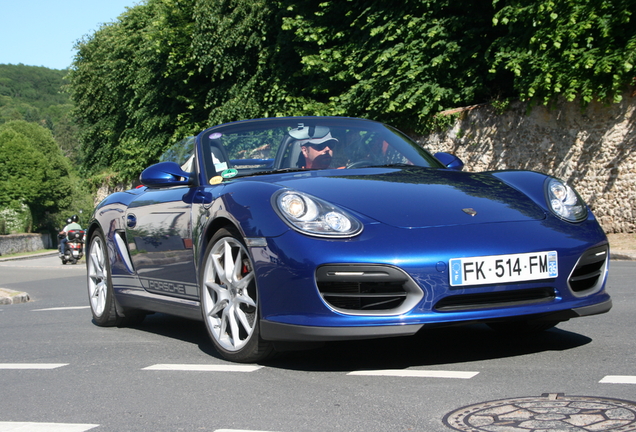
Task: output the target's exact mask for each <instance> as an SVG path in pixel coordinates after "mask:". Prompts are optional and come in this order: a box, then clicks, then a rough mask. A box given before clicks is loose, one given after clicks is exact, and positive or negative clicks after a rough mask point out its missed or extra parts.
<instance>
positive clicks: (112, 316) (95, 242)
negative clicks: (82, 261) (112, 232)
mask: <svg viewBox="0 0 636 432" xmlns="http://www.w3.org/2000/svg"><path fill="white" fill-rule="evenodd" d="M86 267H87V274H88V278H87V282H88V300H89V304H90V307H91V312H92V313H93V322H94V323H95V324H97V325H98V326H100V327H112V326H116V325H119V323H120V319H119V316H118V315H117V307H116V304H115V294H114V292H113V282H112V279H111V275H110V259H109V257H108V248H107V247H106V241H105V240H104V234H103V233H102V232H101V231H100V230H95V232H93V235H92V236H91V240H90V247H89V255H88V259H87V260H86Z"/></svg>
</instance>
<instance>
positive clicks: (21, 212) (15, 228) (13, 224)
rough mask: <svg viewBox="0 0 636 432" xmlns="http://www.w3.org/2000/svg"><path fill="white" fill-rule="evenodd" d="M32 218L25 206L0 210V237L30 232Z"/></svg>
mask: <svg viewBox="0 0 636 432" xmlns="http://www.w3.org/2000/svg"><path fill="white" fill-rule="evenodd" d="M32 226H33V218H32V216H31V210H30V209H29V207H28V206H27V205H26V204H20V205H19V206H17V207H11V208H9V207H6V208H0V235H5V234H20V233H24V232H31V228H32Z"/></svg>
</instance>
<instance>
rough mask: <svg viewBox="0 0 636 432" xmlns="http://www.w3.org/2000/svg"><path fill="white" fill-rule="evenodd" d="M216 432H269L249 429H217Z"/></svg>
mask: <svg viewBox="0 0 636 432" xmlns="http://www.w3.org/2000/svg"><path fill="white" fill-rule="evenodd" d="M214 432H268V431H257V430H249V429H217V430H215V431H214Z"/></svg>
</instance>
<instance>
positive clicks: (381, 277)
mask: <svg viewBox="0 0 636 432" xmlns="http://www.w3.org/2000/svg"><path fill="white" fill-rule="evenodd" d="M316 283H317V285H318V291H319V292H320V295H321V296H322V299H323V300H324V301H325V303H327V304H328V305H329V306H330V307H332V308H333V309H335V310H337V311H339V312H342V313H346V314H352V315H399V314H402V313H405V312H407V311H409V310H411V309H412V308H413V307H414V306H415V305H416V304H417V303H418V302H419V301H420V300H421V299H422V297H423V296H424V293H423V292H422V290H421V289H420V288H419V287H418V286H417V284H416V283H415V282H414V281H413V280H412V279H411V278H410V277H409V276H408V275H407V274H406V273H404V272H403V271H402V270H400V269H398V268H395V267H390V266H384V265H364V264H362V265H361V264H337V265H324V266H321V267H319V268H318V270H316Z"/></svg>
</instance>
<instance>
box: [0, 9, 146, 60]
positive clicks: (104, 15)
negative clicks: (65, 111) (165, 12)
mask: <svg viewBox="0 0 636 432" xmlns="http://www.w3.org/2000/svg"><path fill="white" fill-rule="evenodd" d="M140 3H143V1H142V0H0V64H14V65H17V64H20V63H22V64H24V65H28V66H44V67H47V68H50V69H66V68H68V67H70V66H71V63H73V58H74V56H75V49H74V46H75V43H76V42H77V41H78V40H79V39H82V37H84V36H86V35H90V34H93V33H94V32H95V31H96V30H98V29H99V27H100V26H101V25H102V24H106V23H111V22H114V21H117V17H119V15H121V14H122V13H124V12H126V7H133V6H135V5H137V4H140Z"/></svg>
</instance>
